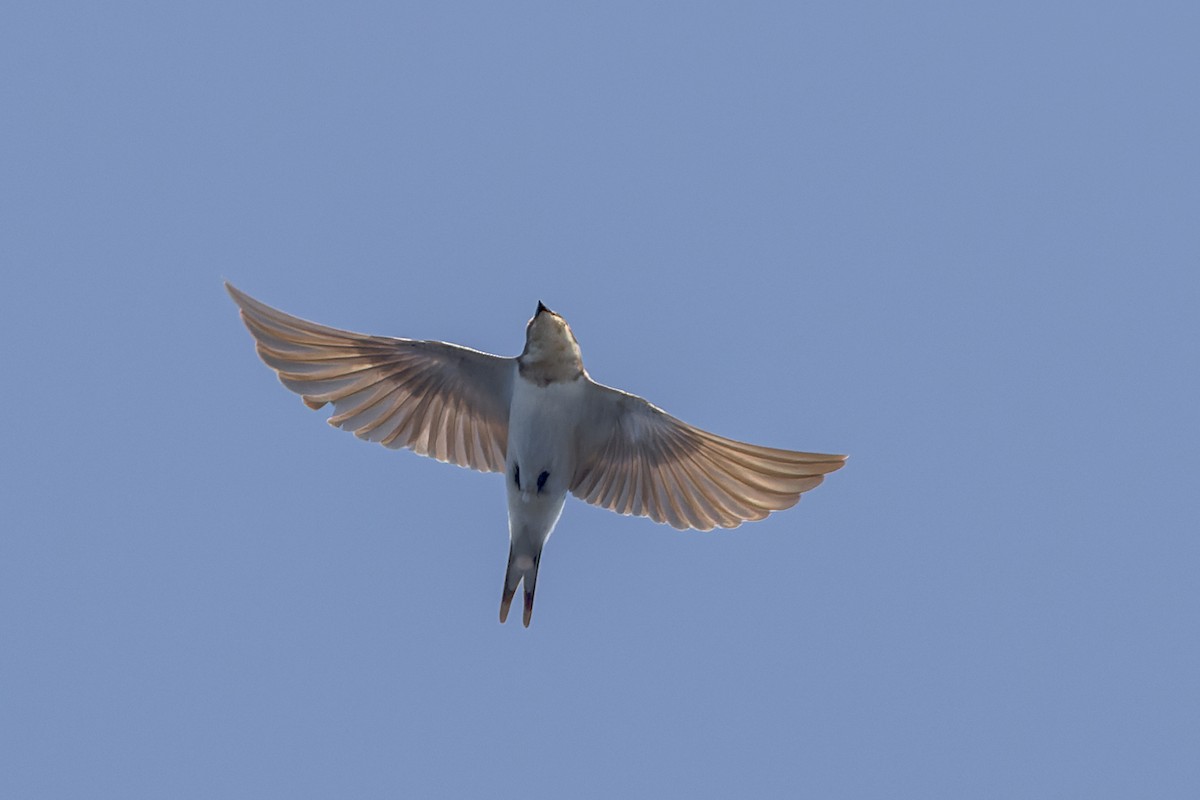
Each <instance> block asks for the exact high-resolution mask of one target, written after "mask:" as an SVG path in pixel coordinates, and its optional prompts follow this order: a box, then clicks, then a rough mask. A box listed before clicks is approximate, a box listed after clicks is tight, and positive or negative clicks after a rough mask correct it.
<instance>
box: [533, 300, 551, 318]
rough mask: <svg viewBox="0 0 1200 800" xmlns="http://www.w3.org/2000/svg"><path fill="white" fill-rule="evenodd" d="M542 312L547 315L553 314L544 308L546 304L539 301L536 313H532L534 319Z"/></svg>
mask: <svg viewBox="0 0 1200 800" xmlns="http://www.w3.org/2000/svg"><path fill="white" fill-rule="evenodd" d="M543 311H545V312H546V313H548V314H553V313H554V312H553V311H551V310H550V309H548V308H546V304H545V303H543V302H542V301H541V300H538V309H537V311H536V312H534V314H533V315H534V316H535V317H536V316H537V315H538V314H540V313H542V312H543Z"/></svg>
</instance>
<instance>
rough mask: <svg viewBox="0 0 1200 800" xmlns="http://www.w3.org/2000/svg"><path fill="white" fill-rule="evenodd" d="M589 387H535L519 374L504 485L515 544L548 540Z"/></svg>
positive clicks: (567, 479) (569, 470) (581, 382)
mask: <svg viewBox="0 0 1200 800" xmlns="http://www.w3.org/2000/svg"><path fill="white" fill-rule="evenodd" d="M585 386H586V381H585V380H583V379H582V378H581V379H580V380H578V381H573V382H571V383H551V384H550V385H548V386H537V385H536V384H533V383H531V382H529V381H527V380H525V379H524V378H521V377H520V376H519V375H518V376H517V377H516V379H515V380H514V382H513V399H512V407H511V409H510V411H509V417H508V457H507V470H506V473H505V483H506V484H507V486H508V512H509V525H510V533H511V534H512V536H513V539H514V540H517V539H521V538H526V537H528V538H530V539H533V540H535V541H544V540H545V538H546V537H548V536H549V535H550V531H551V530H553V528H554V523H555V522H556V521H557V520H558V515H559V514H560V513H562V507H563V502H564V501H565V500H566V494H567V489H568V488H569V487H570V482H571V476H572V475H573V473H574V470H575V428H576V425H577V424H578V422H579V414H580V408H581V406H582V403H581V400H582V394H583V391H584V390H585ZM543 476H544V477H543Z"/></svg>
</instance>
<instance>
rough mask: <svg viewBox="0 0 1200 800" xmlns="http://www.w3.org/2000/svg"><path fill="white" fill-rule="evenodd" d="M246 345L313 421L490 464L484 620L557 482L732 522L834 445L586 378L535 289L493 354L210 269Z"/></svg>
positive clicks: (563, 489) (791, 488) (529, 559)
mask: <svg viewBox="0 0 1200 800" xmlns="http://www.w3.org/2000/svg"><path fill="white" fill-rule="evenodd" d="M225 288H226V290H227V291H228V292H229V295H230V296H231V297H232V298H233V301H234V302H235V303H236V304H237V306H238V308H239V309H240V316H241V319H242V322H243V323H244V324H245V326H246V327H247V328H248V329H249V331H250V333H251V335H252V336H253V337H254V340H255V347H256V349H257V352H258V355H259V357H260V358H261V359H262V360H263V361H264V362H265V363H266V365H267V366H268V367H270V368H271V369H272V370H274V371H275V372H276V373H277V375H278V377H279V380H280V381H281V382H282V383H283V385H284V386H286V387H287V388H288V389H290V390H292V391H293V392H296V393H297V394H299V395H300V396H301V398H302V399H303V400H304V403H305V404H306V405H307V406H308V407H309V408H312V409H320V408H323V407H325V406H326V405H328V404H332V406H333V414H332V416H330V417H329V419H328V422H329V424H330V425H333V426H334V427H336V428H341V429H343V430H347V431H351V432H353V433H354V434H355V435H356V436H357V437H358V438H360V439H364V440H366V441H370V442H378V443H380V444H382V445H384V446H385V447H389V448H393V449H399V448H407V449H409V450H412V451H413V452H415V453H418V454H419V455H422V456H429V457H432V458H435V459H437V460H438V461H443V462H449V463H451V464H457V465H458V466H461V467H469V468H471V469H474V470H479V471H482V472H498V473H502V474H504V476H505V481H506V484H507V499H508V528H509V554H508V567H507V570H506V571H505V576H504V587H503V591H502V594H501V601H500V622H501V623H502V624H503V623H504V622H505V621H506V620H507V619H508V615H509V608H510V607H511V605H512V601H513V598H514V596H515V595H516V593H517V589H518V588H519V587H522V586H523V590H524V612H523V614H522V622H523V624H524V626H525V627H527V628H528V627H529V622H530V619H531V616H532V614H533V598H534V592H535V590H536V588H537V576H538V566H539V564H540V562H541V557H542V549H543V547H544V546H545V544H546V541H547V539H549V538H550V534H551V533H552V532H553V531H554V528H555V526H556V525H557V523H558V520H559V517H560V516H561V514H562V511H563V506H564V504H565V502H566V497H567V494H568V493H569V494H572V495H574V496H575V497H577V498H579V499H581V500H583V501H585V502H587V503H591V504H592V505H596V506H599V507H601V508H607V509H610V510H612V511H615V512H617V513H618V514H623V515H636V516H644V517H649V518H650V519H652V520H654V521H655V522H659V523H666V524H669V525H671V526H672V527H674V528H677V529H680V530H686V529H695V530H701V531H707V530H712V529H713V528H718V527H720V528H735V527H737V526H738V525H740V524H741V523H743V522H747V521H753V520H760V519H763V518H764V517H766V516H767V515H768V514H770V513H771V512H773V511H781V510H783V509H787V508H790V507H792V506H793V505H795V504H796V503H797V502H798V501H799V499H800V495H801V494H802V493H804V492H807V491H809V490H810V489H813V488H814V487H816V486H817V485H818V484H820V483H821V481H822V480H823V479H824V476H825V475H827V474H829V473H831V472H833V471H834V470H837V469H840V468H841V467H842V466H843V465H844V464H845V462H846V458H847V457H846V456H844V455H830V454H823V453H804V452H797V451H793V450H781V449H776V448H770V447H761V446H758V445H753V444H747V443H745V442H739V441H735V440H733V439H727V438H725V437H722V436H718V435H716V434H713V433H709V432H708V431H704V430H701V429H700V428H697V427H694V426H692V425H689V424H687V423H686V422H682V421H680V420H678V419H676V418H675V417H672V416H671V415H670V414H667V413H666V412H665V411H663V410H662V409H660V408H658V407H657V406H655V405H652V404H651V403H649V402H647V401H646V400H644V399H643V398H641V397H638V396H637V395H634V394H630V393H628V392H623V391H621V390H619V389H614V388H612V387H609V386H605V385H603V384H600V383H597V382H595V381H593V380H592V378H591V376H590V375H588V373H587V371H586V370H585V369H584V367H583V358H582V355H581V352H580V349H579V342H578V341H577V340H576V338H575V334H574V333H573V332H572V330H571V327H570V326H569V325H568V324H567V321H566V320H565V319H563V318H562V316H560V315H559V314H556V313H555V312H553V311H551V310H550V309H549V308H547V307H546V306H545V305H544V304H543V303H542V302H541V301H538V305H537V310H536V311H535V312H534V315H533V317H532V318H531V319H530V320H529V322H528V323H527V324H526V326H525V348H524V350H523V351H522V352H521V354H520V355H518V356H515V357H503V356H496V355H491V354H490V353H484V352H482V351H479V350H474V349H471V348H469V347H463V346H461V345H457V344H451V343H448V342H440V341H423V340H415V339H400V338H392V337H386V336H371V335H367V334H362V333H353V332H351V331H346V330H340V329H338V328H331V327H328V326H326V325H320V324H317V323H315V322H309V321H308V320H304V319H300V318H299V317H294V316H292V315H290V314H286V313H284V312H282V311H280V310H278V309H275V308H272V307H271V306H268V305H266V304H265V303H262V302H260V301H258V300H255V299H254V298H252V297H251V296H249V295H248V294H245V293H244V292H242V291H240V290H238V289H237V288H235V287H234V286H233V285H232V284H230V283H228V282H226V283H225Z"/></svg>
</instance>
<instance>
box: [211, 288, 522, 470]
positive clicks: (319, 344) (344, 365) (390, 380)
mask: <svg viewBox="0 0 1200 800" xmlns="http://www.w3.org/2000/svg"><path fill="white" fill-rule="evenodd" d="M225 288H226V289H227V290H228V291H229V294H230V296H231V297H233V300H234V302H235V303H237V304H238V307H239V308H240V309H241V315H242V321H243V322H245V324H246V327H247V328H248V329H249V330H250V333H251V334H253V336H254V339H255V341H256V344H257V349H258V355H259V356H260V357H261V358H262V360H263V361H264V362H266V364H267V366H269V367H271V369H273V370H275V372H276V373H278V375H279V380H280V381H281V382H282V383H283V385H284V386H286V387H287V388H289V389H291V390H292V391H293V392H296V393H297V394H299V395H301V396H302V397H303V398H304V402H305V403H306V404H307V405H308V406H309V407H310V408H321V407H322V406H324V405H325V404H326V403H332V404H333V408H334V414H333V416H332V417H330V419H329V424H331V425H334V426H336V427H339V428H343V429H345V430H348V431H351V432H353V433H354V434H355V435H356V436H358V437H359V438H360V439H366V440H367V441H372V442H379V443H380V444H383V445H384V446H386V447H391V448H401V447H407V448H409V449H411V450H413V451H414V452H416V453H419V454H420V455H423V456H430V457H432V458H436V459H437V460H439V461H448V462H450V463H452V464H458V465H459V466H462V467H470V468H471V469H477V470H481V471H484V472H503V471H504V456H505V450H506V448H507V444H508V409H509V404H510V400H511V398H512V376H513V372H514V370H515V368H516V367H515V359H511V358H501V357H500V356H493V355H489V354H488V353H482V352H479V351H478V350H472V349H470V348H468V347H460V346H458V345H454V344H447V343H445V342H427V341H416V340H412V339H393V338H389V337H385V336H368V335H366V334H361V333H352V332H350V331H343V330H338V329H337V328H330V327H327V326H325V325H318V324H316V323H315V322H309V321H307V320H303V319H300V318H298V317H293V316H291V315H290V314H285V313H283V312H282V311H279V310H277V309H274V308H271V307H270V306H268V305H266V304H264V303H260V302H259V301H257V300H255V299H254V298H252V297H250V296H249V295H247V294H244V293H243V292H240V291H238V290H237V289H235V288H234V287H233V286H231V285H229V284H228V283H227V284H225Z"/></svg>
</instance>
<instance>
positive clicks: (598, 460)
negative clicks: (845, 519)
mask: <svg viewBox="0 0 1200 800" xmlns="http://www.w3.org/2000/svg"><path fill="white" fill-rule="evenodd" d="M585 380H587V379H586V378H585ZM583 420H584V422H583V423H582V424H581V425H580V428H579V434H578V440H577V442H576V454H577V466H576V469H575V475H574V477H573V479H572V481H571V494H573V495H575V496H576V497H578V498H580V499H581V500H585V501H587V502H589V503H591V504H593V505H597V506H601V507H603V508H607V509H610V510H612V511H616V512H617V513H618V514H636V515H638V516H644V517H650V518H651V519H652V520H654V521H655V522H666V523H668V524H670V525H672V526H673V527H676V528H680V529H685V528H696V529H698V530H702V531H706V530H711V529H712V528H715V527H717V526H720V527H722V528H735V527H737V526H738V525H740V524H741V523H742V522H746V521H749V520H756V519H762V518H763V517H765V516H767V515H768V514H770V513H771V512H772V511H780V510H782V509H785V508H791V507H792V506H794V505H795V504H796V502H797V501H798V500H799V499H800V495H801V493H802V492H807V491H808V490H809V489H812V488H814V487H815V486H817V484H819V483H821V481H822V479H823V477H824V475H825V474H827V473H830V472H833V471H834V470H836V469H840V468H841V467H842V465H844V464H845V463H846V457H845V456H837V455H826V454H823V453H800V452H796V451H794V450H777V449H775V448H772V447H760V446H758V445H754V444H746V443H745V442H738V441H734V440H733V439H726V438H725V437H723V436H717V435H716V434H713V433H709V432H708V431H703V430H700V429H699V428H696V427H693V426H691V425H688V424H687V423H686V422H682V421H680V420H678V419H675V418H674V417H672V416H671V415H670V414H668V413H666V412H665V411H663V410H662V409H661V408H658V407H657V406H654V405H651V404H650V403H648V402H646V401H645V400H643V399H642V398H640V397H638V396H637V395H632V394H628V393H627V392H622V391H618V390H617V389H611V388H609V387H607V386H602V385H600V384H598V383H594V382H591V381H590V380H589V385H588V387H587V392H586V394H585V407H584V409H583Z"/></svg>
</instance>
